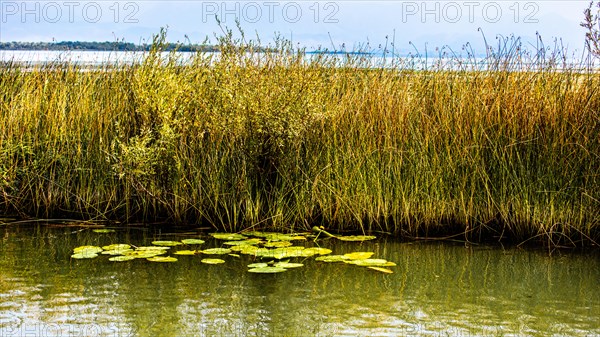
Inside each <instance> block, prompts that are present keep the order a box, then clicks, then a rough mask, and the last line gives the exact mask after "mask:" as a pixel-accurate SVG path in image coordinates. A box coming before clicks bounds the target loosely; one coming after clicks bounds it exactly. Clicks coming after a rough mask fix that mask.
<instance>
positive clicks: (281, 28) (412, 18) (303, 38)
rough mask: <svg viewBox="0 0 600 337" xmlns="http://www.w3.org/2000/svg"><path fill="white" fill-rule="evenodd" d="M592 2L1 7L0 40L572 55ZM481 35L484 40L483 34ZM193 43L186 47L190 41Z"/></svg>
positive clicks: (344, 0)
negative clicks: (239, 38) (529, 50)
mask: <svg viewBox="0 0 600 337" xmlns="http://www.w3.org/2000/svg"><path fill="white" fill-rule="evenodd" d="M588 4H589V1H587V0H585V1H566V0H563V1H515V0H509V1H431V0H425V1H395V0H386V1H351V0H340V1H314V0H311V1H269V0H267V1H195V0H192V1H190V0H188V1H157V0H150V1H115V0H108V1H107V0H100V1H75V0H67V1H27V0H25V1H23V0H19V1H5V0H2V1H0V25H1V26H0V41H1V42H8V41H53V40H55V41H75V40H79V41H115V40H124V41H127V42H134V43H140V42H147V41H148V40H150V39H151V36H152V34H156V33H158V31H159V29H160V27H167V26H168V39H169V40H170V41H181V42H189V41H191V42H192V43H201V42H203V41H204V40H205V38H206V37H208V38H209V39H210V40H212V41H214V34H215V33H217V34H218V33H219V32H220V29H219V27H218V25H217V22H216V20H215V16H217V17H219V18H220V20H221V22H222V24H223V25H224V26H228V27H235V19H236V18H237V19H238V20H239V22H240V24H241V26H242V28H243V30H244V31H245V33H246V35H247V36H249V37H254V36H256V35H258V36H260V38H261V40H263V41H264V42H269V41H272V40H273V37H274V36H275V35H276V34H280V35H281V36H283V37H285V38H288V39H292V41H293V42H294V43H297V44H299V45H301V46H304V47H307V48H308V49H316V48H318V47H319V46H321V47H324V48H329V49H331V48H333V47H335V48H339V47H340V46H341V45H342V44H344V45H345V46H346V49H355V48H357V47H359V46H361V45H364V44H366V43H369V46H371V47H372V48H377V47H378V46H379V45H382V44H385V42H386V36H387V40H388V43H390V44H391V43H392V42H395V44H394V45H395V47H396V49H397V50H398V51H400V52H406V51H410V50H411V49H413V48H414V47H413V46H412V45H411V44H410V43H409V42H412V43H413V44H414V45H415V46H416V47H417V48H418V49H420V50H423V49H424V48H425V45H426V44H427V49H428V50H434V49H435V47H441V46H444V45H449V46H451V47H453V48H455V49H458V50H460V48H461V46H462V45H463V44H465V43H466V42H469V43H470V44H471V45H473V46H474V48H475V49H476V51H478V52H482V46H483V41H484V38H483V37H482V32H483V34H484V35H485V38H486V39H487V40H488V42H494V41H496V38H497V37H498V36H511V35H514V36H518V37H521V38H522V39H523V40H524V41H525V42H526V43H532V44H535V43H536V33H539V34H540V36H541V37H542V41H543V42H544V43H545V45H547V46H550V45H552V46H554V41H555V40H556V41H561V43H562V46H563V47H566V48H568V50H569V51H571V52H577V51H581V50H582V49H583V46H584V43H583V41H584V30H583V28H581V27H580V26H579V23H580V22H581V20H582V17H583V14H582V13H583V11H584V9H585V8H586V7H587V5H588ZM479 28H481V31H482V32H481V31H480V30H479ZM188 39H189V40H188Z"/></svg>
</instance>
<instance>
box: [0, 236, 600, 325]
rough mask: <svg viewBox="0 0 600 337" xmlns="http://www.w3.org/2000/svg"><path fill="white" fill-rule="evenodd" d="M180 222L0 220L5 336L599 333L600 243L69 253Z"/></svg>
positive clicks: (0, 318) (139, 239)
mask: <svg viewBox="0 0 600 337" xmlns="http://www.w3.org/2000/svg"><path fill="white" fill-rule="evenodd" d="M169 231H170V233H167V232H166V231H165V230H164V229H163V230H162V231H161V230H158V229H147V228H145V229H142V228H129V229H123V230H119V231H118V232H117V233H111V234H98V233H93V232H91V230H81V231H80V230H79V229H78V228H52V227H48V226H35V225H29V226H0V336H2V337H4V336H200V335H208V336H212V335H218V336H222V335H227V336H229V335H231V336H248V335H249V336H255V335H256V336H283V335H285V336H313V335H318V336H345V335H346V336H356V335H365V336H366V335H368V336H397V335H404V336H406V335H408V336H598V335H600V319H599V318H600V253H599V252H598V251H596V250H592V251H587V252H575V251H554V252H552V253H551V254H550V253H549V252H548V251H547V250H532V249H526V250H522V249H516V248H505V249H503V248H501V247H490V246H465V245H464V244H451V243H402V242H398V241H393V240H385V239H380V240H378V241H370V242H364V243H348V242H340V241H337V240H335V241H334V240H324V241H322V242H320V245H321V246H322V247H326V248H330V249H333V252H334V254H343V253H348V252H353V251H373V252H375V255H374V257H377V258H384V259H388V260H391V261H394V262H396V263H397V264H398V265H397V266H396V267H391V268H392V269H393V270H394V272H395V273H394V274H383V273H379V272H376V271H373V270H369V269H366V268H363V267H358V266H353V265H345V264H341V263H334V264H328V263H324V262H318V261H315V260H314V258H307V259H305V260H303V263H304V264H305V266H304V267H302V268H298V269H292V270H289V271H287V272H285V273H281V274H270V275H261V274H251V273H248V272H247V267H246V266H247V264H249V263H251V262H253V260H252V258H250V257H248V256H241V257H240V258H236V257H232V256H225V257H224V259H225V260H226V263H225V264H222V265H205V264H202V263H200V260H201V259H202V257H201V256H178V259H179V261H178V262H176V263H153V262H148V261H146V260H134V261H128V262H110V261H108V257H107V256H106V255H100V256H99V257H98V258H96V259H91V260H71V259H70V255H71V251H72V249H73V248H74V247H77V246H80V245H87V244H93V245H107V244H111V243H131V244H135V245H149V244H150V243H151V241H153V240H156V239H167V240H168V239H177V240H180V239H183V238H189V237H198V234H197V233H193V232H194V231H192V233H190V232H189V230H188V231H187V232H186V233H187V234H185V233H175V232H176V231H175V230H172V229H171V230H169ZM206 240H207V242H206V243H205V244H204V245H202V248H209V247H218V246H220V243H221V242H220V241H216V240H209V239H208V238H207V239H206ZM306 245H307V246H310V245H312V242H310V241H309V242H307V243H306ZM212 257H214V256H212ZM296 260H297V261H301V259H295V260H293V261H296Z"/></svg>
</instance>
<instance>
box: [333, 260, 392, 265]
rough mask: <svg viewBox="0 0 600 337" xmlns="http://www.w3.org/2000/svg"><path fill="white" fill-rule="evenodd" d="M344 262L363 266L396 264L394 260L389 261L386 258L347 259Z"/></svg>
mask: <svg viewBox="0 0 600 337" xmlns="http://www.w3.org/2000/svg"><path fill="white" fill-rule="evenodd" d="M344 262H346V263H349V264H354V265H357V266H363V267H393V266H395V265H396V264H395V263H394V262H389V261H387V260H384V259H361V260H347V261H344Z"/></svg>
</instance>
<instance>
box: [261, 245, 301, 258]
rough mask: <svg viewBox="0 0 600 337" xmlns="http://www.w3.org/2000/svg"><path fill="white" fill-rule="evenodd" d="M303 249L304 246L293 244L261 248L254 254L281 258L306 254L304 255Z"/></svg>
mask: <svg viewBox="0 0 600 337" xmlns="http://www.w3.org/2000/svg"><path fill="white" fill-rule="evenodd" d="M302 250H304V247H302V246H292V247H285V248H276V249H267V248H260V249H258V250H257V251H256V252H255V253H254V255H256V256H260V257H266V258H273V259H277V260H281V259H285V258H288V257H298V256H304V255H302Z"/></svg>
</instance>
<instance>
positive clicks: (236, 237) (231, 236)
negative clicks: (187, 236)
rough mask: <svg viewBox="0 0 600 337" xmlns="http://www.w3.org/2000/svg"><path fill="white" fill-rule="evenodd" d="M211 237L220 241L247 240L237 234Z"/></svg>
mask: <svg viewBox="0 0 600 337" xmlns="http://www.w3.org/2000/svg"><path fill="white" fill-rule="evenodd" d="M209 235H210V236H212V237H213V238H215V239H218V240H228V241H233V240H244V239H245V238H246V237H245V236H244V235H242V234H237V233H210V234H209Z"/></svg>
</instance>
